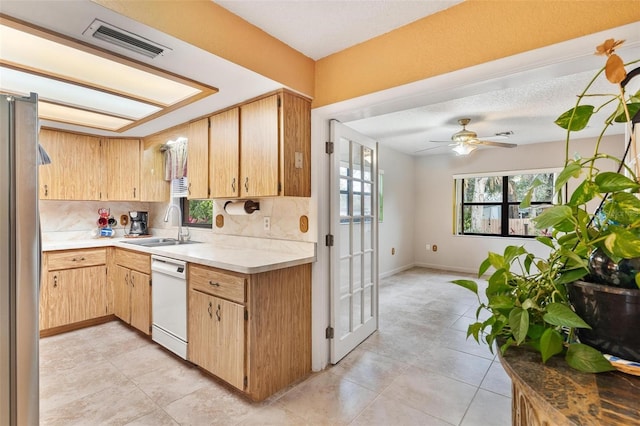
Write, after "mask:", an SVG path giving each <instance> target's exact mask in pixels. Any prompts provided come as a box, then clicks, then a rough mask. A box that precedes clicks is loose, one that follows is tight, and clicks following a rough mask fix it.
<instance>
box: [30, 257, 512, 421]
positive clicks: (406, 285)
mask: <svg viewBox="0 0 640 426" xmlns="http://www.w3.org/2000/svg"><path fill="white" fill-rule="evenodd" d="M460 276H461V275H460V274H453V273H447V272H442V271H435V270H428V269H423V268H413V269H411V270H408V271H405V272H402V273H399V274H396V275H394V276H392V277H389V278H386V279H384V280H381V283H380V329H379V331H377V332H376V333H374V334H373V335H372V336H370V337H369V338H368V339H367V340H366V341H365V342H364V343H363V344H361V345H360V346H359V347H358V348H356V349H355V350H354V351H353V352H352V353H350V354H349V355H348V356H347V357H345V358H344V359H343V360H342V361H341V362H340V363H339V364H337V365H335V366H332V367H330V368H328V369H326V370H325V371H323V372H320V373H315V374H312V375H311V376H310V377H308V378H307V379H306V380H304V381H302V382H301V383H298V384H297V385H295V386H292V387H290V388H289V389H286V390H284V391H282V392H280V393H278V394H276V395H274V396H273V397H271V398H270V399H268V400H267V401H265V402H262V403H251V402H249V401H247V400H245V399H243V398H242V397H240V396H238V395H236V394H234V393H233V392H230V391H229V390H227V389H225V387H224V386H221V385H220V384H218V383H217V382H216V381H214V380H212V379H211V378H210V377H208V376H207V375H205V374H202V373H201V372H200V371H199V370H198V369H197V368H195V367H193V366H191V365H190V364H188V363H186V362H183V361H182V360H180V359H178V358H176V357H174V356H173V355H171V354H170V353H168V352H166V351H164V350H163V349H161V348H160V347H159V346H157V345H155V344H153V343H151V342H149V341H148V340H146V339H144V338H142V337H141V336H140V335H139V334H138V333H136V332H134V331H132V330H130V329H129V328H127V327H126V326H124V325H122V324H121V323H119V322H110V323H107V324H103V325H99V326H95V327H91V328H86V329H83V330H78V331H74V332H70V333H66V334H62V335H58V336H53V337H48V338H43V339H41V341H40V411H41V415H40V417H41V424H43V425H103V424H108V425H154V426H155V425H176V424H180V425H217V424H219V425H462V426H471V425H482V426H489V425H499V426H503V425H504V426H506V425H509V424H510V423H511V387H510V381H509V378H508V376H507V375H506V373H505V372H504V370H503V369H502V367H501V365H500V363H499V361H498V359H497V357H494V356H493V355H492V354H491V353H490V352H489V350H488V349H487V348H486V347H484V346H479V345H477V344H476V343H475V341H473V339H471V340H469V341H467V340H466V339H465V336H466V327H467V324H468V323H469V321H472V319H473V318H474V315H475V308H474V305H475V303H476V302H475V297H474V296H473V294H472V293H470V292H468V291H467V290H465V289H463V288H459V287H457V286H455V285H453V284H450V283H449V281H450V280H452V279H456V278H459V277H460ZM467 278H468V277H467Z"/></svg>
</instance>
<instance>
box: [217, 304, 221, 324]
mask: <svg viewBox="0 0 640 426" xmlns="http://www.w3.org/2000/svg"><path fill="white" fill-rule="evenodd" d="M216 318H218V321H220V305H218V309H216Z"/></svg>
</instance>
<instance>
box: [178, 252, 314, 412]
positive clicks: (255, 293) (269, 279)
mask: <svg viewBox="0 0 640 426" xmlns="http://www.w3.org/2000/svg"><path fill="white" fill-rule="evenodd" d="M188 277H189V299H188V300H189V302H188V303H189V306H188V340H189V344H188V352H187V357H188V359H189V361H191V362H193V363H195V364H197V365H199V366H200V367H202V368H203V369H205V370H207V371H209V372H210V373H212V374H213V375H215V376H217V377H219V378H220V379H222V380H224V381H226V382H227V383H229V384H230V385H232V386H234V387H235V388H237V389H239V390H241V391H242V392H244V393H245V394H247V395H248V396H249V397H250V398H251V399H253V400H255V401H261V400H263V399H265V398H267V397H269V396H270V395H272V394H274V393H275V392H277V391H278V390H280V389H282V388H284V387H286V386H288V385H290V384H291V383H293V382H295V381H296V380H299V379H301V378H303V377H305V376H306V375H307V374H309V373H310V372H311V264H306V265H300V266H294V267H290V268H284V269H279V270H275V271H269V272H263V273H259V274H239V273H234V272H229V271H224V270H220V269H216V268H210V267H207V266H202V265H196V264H189V274H188Z"/></svg>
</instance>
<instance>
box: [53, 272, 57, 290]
mask: <svg viewBox="0 0 640 426" xmlns="http://www.w3.org/2000/svg"><path fill="white" fill-rule="evenodd" d="M56 287H58V276H57V275H54V276H53V288H56Z"/></svg>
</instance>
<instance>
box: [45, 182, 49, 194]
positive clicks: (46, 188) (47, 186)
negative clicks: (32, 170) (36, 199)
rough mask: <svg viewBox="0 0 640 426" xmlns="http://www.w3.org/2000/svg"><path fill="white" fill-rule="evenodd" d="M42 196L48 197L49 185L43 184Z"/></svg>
mask: <svg viewBox="0 0 640 426" xmlns="http://www.w3.org/2000/svg"><path fill="white" fill-rule="evenodd" d="M44 196H45V197H48V196H49V185H45V186H44Z"/></svg>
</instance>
